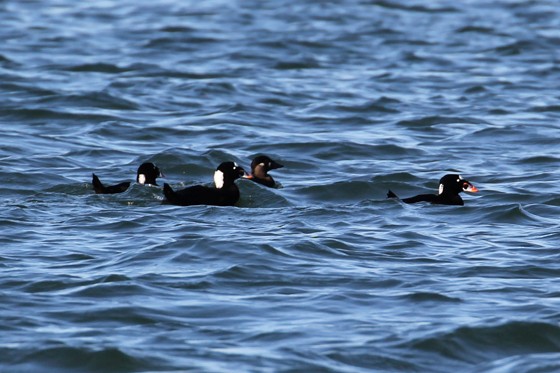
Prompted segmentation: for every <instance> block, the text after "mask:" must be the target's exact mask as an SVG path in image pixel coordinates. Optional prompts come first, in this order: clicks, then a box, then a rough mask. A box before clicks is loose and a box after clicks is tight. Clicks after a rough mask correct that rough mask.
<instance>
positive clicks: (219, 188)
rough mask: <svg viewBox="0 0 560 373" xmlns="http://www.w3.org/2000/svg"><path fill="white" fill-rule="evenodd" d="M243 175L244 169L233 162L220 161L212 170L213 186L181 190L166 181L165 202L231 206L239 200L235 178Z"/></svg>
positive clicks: (179, 204)
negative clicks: (213, 170) (214, 169)
mask: <svg viewBox="0 0 560 373" xmlns="http://www.w3.org/2000/svg"><path fill="white" fill-rule="evenodd" d="M243 175H245V170H243V168H241V167H239V166H237V164H235V163H234V162H223V163H221V164H220V165H219V166H218V168H217V169H216V171H215V172H214V183H215V187H209V186H205V185H194V186H191V187H187V188H185V189H181V190H177V191H175V190H173V188H171V186H170V185H169V184H167V183H165V184H164V185H163V194H164V195H165V199H166V201H167V203H170V204H172V205H178V206H192V205H212V206H233V205H235V204H236V203H237V201H239V198H240V193H239V188H238V187H237V185H236V184H235V180H237V179H239V178H240V177H241V176H243Z"/></svg>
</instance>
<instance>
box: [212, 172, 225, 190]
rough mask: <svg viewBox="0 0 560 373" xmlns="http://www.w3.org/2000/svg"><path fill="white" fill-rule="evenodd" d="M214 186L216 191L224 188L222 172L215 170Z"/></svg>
mask: <svg viewBox="0 0 560 373" xmlns="http://www.w3.org/2000/svg"><path fill="white" fill-rule="evenodd" d="M214 184H215V185H216V188H218V189H221V188H222V187H223V186H224V173H223V172H222V171H220V170H216V172H214Z"/></svg>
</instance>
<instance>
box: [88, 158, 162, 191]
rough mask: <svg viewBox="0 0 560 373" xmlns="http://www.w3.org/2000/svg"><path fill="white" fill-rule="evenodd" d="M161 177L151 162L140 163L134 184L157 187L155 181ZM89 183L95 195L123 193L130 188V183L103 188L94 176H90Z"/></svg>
mask: <svg viewBox="0 0 560 373" xmlns="http://www.w3.org/2000/svg"><path fill="white" fill-rule="evenodd" d="M158 177H163V174H162V173H161V171H160V170H159V168H158V167H156V165H155V164H153V163H151V162H146V163H142V164H141V165H140V167H138V170H137V172H136V182H137V183H138V184H141V185H157V183H156V179H157V178H158ZM91 183H92V184H93V190H94V191H95V193H96V194H116V193H123V192H126V190H127V189H128V188H129V187H130V181H125V182H122V183H119V184H115V185H110V186H105V185H104V184H103V183H102V182H101V180H99V177H97V175H96V174H92V180H91Z"/></svg>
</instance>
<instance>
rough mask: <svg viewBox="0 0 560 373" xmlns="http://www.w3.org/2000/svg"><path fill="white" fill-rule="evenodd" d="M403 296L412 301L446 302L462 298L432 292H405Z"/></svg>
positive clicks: (458, 300) (457, 301) (455, 301)
mask: <svg viewBox="0 0 560 373" xmlns="http://www.w3.org/2000/svg"><path fill="white" fill-rule="evenodd" d="M405 298H407V299H409V300H411V301H413V302H446V303H447V302H448V303H460V302H462V299H460V298H455V297H448V296H446V295H444V294H440V293H432V292H417V293H411V294H407V295H406V296H405Z"/></svg>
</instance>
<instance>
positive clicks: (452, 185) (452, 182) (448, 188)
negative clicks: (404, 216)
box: [387, 174, 478, 206]
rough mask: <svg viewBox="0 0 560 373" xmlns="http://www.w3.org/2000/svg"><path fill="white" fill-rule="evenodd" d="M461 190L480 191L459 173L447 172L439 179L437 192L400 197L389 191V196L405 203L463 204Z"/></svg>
mask: <svg viewBox="0 0 560 373" xmlns="http://www.w3.org/2000/svg"><path fill="white" fill-rule="evenodd" d="M461 192H470V193H476V192H478V188H477V187H475V186H474V185H473V184H471V183H470V182H469V181H468V180H465V179H463V177H462V176H461V175H458V174H447V175H445V176H443V177H442V178H441V179H440V180H439V188H438V193H437V194H419V195H417V196H414V197H409V198H402V199H401V198H399V197H398V196H397V195H396V194H395V193H393V191H391V190H389V191H388V192H387V198H399V199H400V200H401V201H403V202H404V203H417V202H429V203H432V204H438V205H456V206H463V205H464V204H465V202H464V201H463V199H462V198H461V196H460V195H459V193H461Z"/></svg>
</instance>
